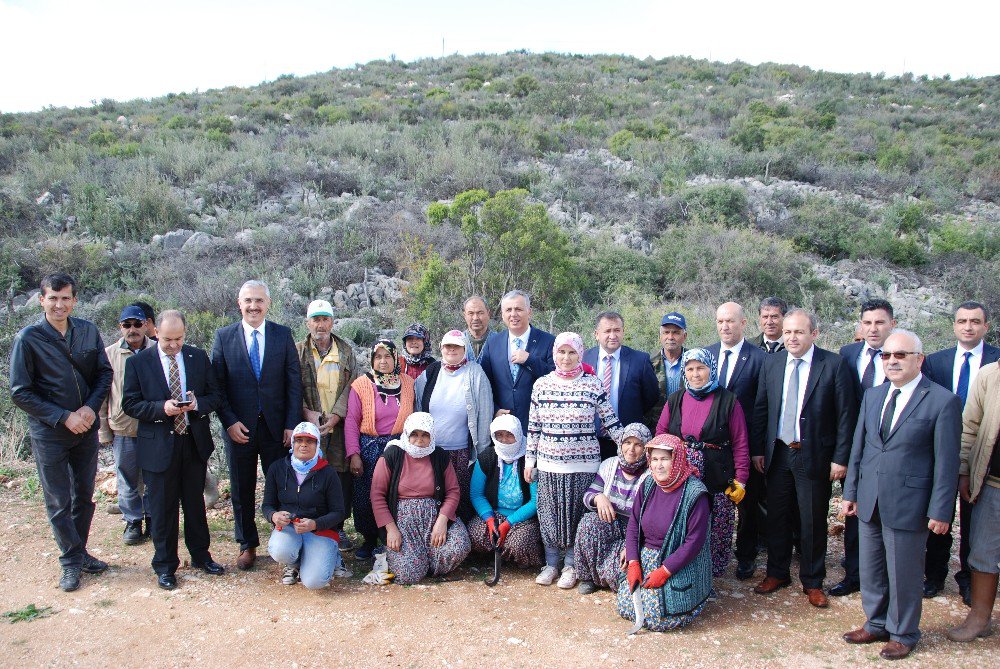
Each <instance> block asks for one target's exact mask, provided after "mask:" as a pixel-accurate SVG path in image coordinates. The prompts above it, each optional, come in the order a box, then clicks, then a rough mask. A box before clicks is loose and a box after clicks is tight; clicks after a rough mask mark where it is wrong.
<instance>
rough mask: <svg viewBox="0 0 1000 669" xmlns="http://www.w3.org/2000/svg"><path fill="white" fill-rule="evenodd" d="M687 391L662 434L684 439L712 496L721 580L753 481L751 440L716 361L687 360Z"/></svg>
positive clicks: (672, 401) (674, 400) (698, 352)
mask: <svg viewBox="0 0 1000 669" xmlns="http://www.w3.org/2000/svg"><path fill="white" fill-rule="evenodd" d="M681 365H682V366H683V369H684V379H685V383H686V387H685V388H682V389H681V390H678V391H677V392H675V393H673V394H671V395H670V397H668V398H667V403H666V404H665V405H664V407H663V413H662V414H660V420H659V421H658V422H657V424H656V434H657V435H660V434H665V433H668V434H672V435H674V436H677V437H680V438H681V439H682V440H684V442H685V444H686V448H687V457H688V460H690V461H691V464H692V465H693V466H694V467H695V468H696V469H697V470H698V471H699V472H700V474H699V476H700V478H701V479H702V481H703V482H704V483H705V486H706V487H707V488H708V492H709V494H711V495H712V500H711V501H712V532H711V550H712V575H713V576H721V575H722V574H723V573H725V571H726V566H727V565H728V564H729V560H730V558H731V557H732V552H733V521H734V520H735V516H736V505H737V504H739V503H740V501H741V500H742V499H743V494H744V492H745V490H746V483H747V479H748V478H749V476H750V446H749V444H750V440H749V437H748V432H747V422H746V418H745V417H744V415H743V408H742V407H741V406H740V403H739V402H738V401H737V400H736V395H735V394H734V393H732V392H730V391H728V390H726V389H725V388H722V387H720V386H719V380H718V376H717V372H716V367H715V357H714V356H713V355H712V354H711V353H710V352H709V351H707V350H706V349H703V348H693V349H691V350H689V351H687V352H685V353H684V355H683V356H682V358H681Z"/></svg>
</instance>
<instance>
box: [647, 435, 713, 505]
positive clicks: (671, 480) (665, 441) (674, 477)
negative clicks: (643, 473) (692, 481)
mask: <svg viewBox="0 0 1000 669" xmlns="http://www.w3.org/2000/svg"><path fill="white" fill-rule="evenodd" d="M653 448H659V449H661V450H666V451H673V454H674V460H673V464H672V465H671V467H670V473H669V475H668V476H667V480H666V481H658V480H657V479H656V476H655V475H653V471H652V468H650V472H649V473H650V475H651V476H653V480H654V481H656V485H658V486H660V490H662V491H663V492H672V491H674V490H676V489H677V488H679V487H680V486H681V485H683V484H684V481H686V480H687V478H688V477H689V476H692V475H694V476H696V477H698V476H701V472H699V471H698V468H697V467H695V466H694V465H692V464H691V462H690V461H689V460H688V457H687V449H686V448H685V447H684V442H683V441H681V438H680V437H678V436H675V435H673V434H659V435H657V436H655V437H653V439H652V440H651V441H649V442H647V443H646V457H647V459H650V455H649V451H650V449H653Z"/></svg>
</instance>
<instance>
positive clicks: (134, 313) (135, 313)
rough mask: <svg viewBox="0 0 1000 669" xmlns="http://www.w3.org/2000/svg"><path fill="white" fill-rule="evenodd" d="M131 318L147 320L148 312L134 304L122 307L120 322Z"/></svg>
mask: <svg viewBox="0 0 1000 669" xmlns="http://www.w3.org/2000/svg"><path fill="white" fill-rule="evenodd" d="M131 320H137V321H144V320H146V313H145V312H144V311H143V310H142V309H140V308H139V307H137V306H135V305H134V304H133V305H130V306H127V307H125V308H124V309H122V315H121V316H119V317H118V322H119V323H124V322H125V321H131Z"/></svg>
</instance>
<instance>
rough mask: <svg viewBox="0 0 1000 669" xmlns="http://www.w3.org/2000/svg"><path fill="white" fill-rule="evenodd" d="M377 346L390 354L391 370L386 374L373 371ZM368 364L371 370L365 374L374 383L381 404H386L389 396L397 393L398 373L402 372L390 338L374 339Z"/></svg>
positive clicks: (394, 346) (394, 395)
mask: <svg viewBox="0 0 1000 669" xmlns="http://www.w3.org/2000/svg"><path fill="white" fill-rule="evenodd" d="M379 348H383V349H385V350H386V351H388V352H389V355H391V356H392V371H391V372H389V373H388V374H384V373H382V372H376V371H375V351H377V350H378V349H379ZM368 364H369V365H371V367H372V372H371V373H370V374H367V376H368V378H369V379H370V380H371V382H372V383H374V384H375V391H376V392H377V393H378V395H379V397H381V398H382V404H388V403H389V398H390V397H396V396H398V395H399V386H400V380H399V375H400V374H401V373H402V372H401V370H400V368H399V354H398V353H397V352H396V345H395V344H393V343H392V340H390V339H379V340H378V341H376V342H375V345H374V346H372V352H371V355H370V356H369V358H368Z"/></svg>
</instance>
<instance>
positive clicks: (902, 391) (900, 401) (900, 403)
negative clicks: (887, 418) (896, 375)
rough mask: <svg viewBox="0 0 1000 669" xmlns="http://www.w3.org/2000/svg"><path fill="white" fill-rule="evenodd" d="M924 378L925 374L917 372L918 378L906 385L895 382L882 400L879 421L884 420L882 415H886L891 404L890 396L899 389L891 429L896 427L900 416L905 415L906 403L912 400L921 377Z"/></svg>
mask: <svg viewBox="0 0 1000 669" xmlns="http://www.w3.org/2000/svg"><path fill="white" fill-rule="evenodd" d="M922 378H924V375H923V374H917V378H915V379H913V380H912V381H910V382H909V383H907V384H906V385H905V386H897V385H896V384H895V383H894V384H892V386H891V387H890V388H889V392H888V393H886V395H885V399H884V400H883V401H882V410H881V411H880V412H879V414H878V416H879V423H880V424H881V422H882V416H884V415H885V408H886V406H888V405H889V398H890V397H892V391H893V390H898V391H899V395H898V396H897V397H896V412H895V413H894V414H893V416H892V425H891V426H890V427H889V429H890V430H893V429H895V427H896V423H897V422H898V421H899V417H900V416H901V415H903V409H905V408H906V403H907V402H909V401H910V398H911V397H913V391H914V390H916V389H917V386H918V385H919V384H920V379H922Z"/></svg>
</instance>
